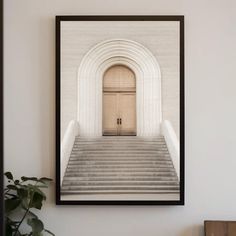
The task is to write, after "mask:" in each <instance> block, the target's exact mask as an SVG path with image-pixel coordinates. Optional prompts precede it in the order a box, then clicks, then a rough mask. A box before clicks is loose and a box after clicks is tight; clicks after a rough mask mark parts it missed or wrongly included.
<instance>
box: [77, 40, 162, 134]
mask: <svg viewBox="0 0 236 236" xmlns="http://www.w3.org/2000/svg"><path fill="white" fill-rule="evenodd" d="M113 65H125V66H127V67H129V68H130V69H131V70H133V72H134V73H135V76H136V96H137V109H136V110H137V135H138V136H155V135H158V134H159V133H160V123H161V119H162V113H161V73H160V67H159V64H158V62H157V60H156V58H155V57H154V56H153V55H152V53H151V52H150V51H149V50H148V49H147V48H146V47H144V46H143V45H141V44H140V43H137V42H134V41H131V40H127V39H112V40H107V41H104V42H101V43H99V44H97V45H96V46H94V47H93V48H92V49H90V50H89V51H88V53H87V54H86V55H85V56H84V58H83V60H82V62H81V64H80V66H79V71H78V106H77V109H78V110H77V111H78V113H77V120H78V122H79V130H80V131H79V133H80V135H82V136H101V135H102V78H103V74H104V72H105V71H106V70H107V69H108V68H109V67H111V66H113Z"/></svg>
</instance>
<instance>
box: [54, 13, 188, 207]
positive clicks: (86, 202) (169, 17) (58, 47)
mask: <svg viewBox="0 0 236 236" xmlns="http://www.w3.org/2000/svg"><path fill="white" fill-rule="evenodd" d="M63 21H178V22H179V23H180V24H179V25H180V29H179V30H180V40H179V42H180V68H179V71H180V199H179V200H177V201H163V200H160V201H159V200H148V201H139V200H125V201H124V200H122V201H119V200H118V201H117V200H83V201H77V200H76V201H75V200H71V201H68V200H61V199H60V177H61V176H60V167H61V164H60V149H61V144H60V122H61V118H60V114H61V109H60V105H61V104H60V101H61V94H60V89H61V87H60V86H61V83H60V79H61V22H63ZM55 30H56V32H55V33H56V42H55V43H56V55H55V56H56V81H55V82H56V83H55V86H56V100H55V102H56V104H55V107H56V111H55V112H56V133H55V135H56V204H57V205H184V202H185V95H184V72H185V69H184V44H185V43H184V16H183V15H148V16H147V15H122V16H121V15H113V16H111V15H105V16H104V15H86V16H85V15H79V16H77V15H76V16H75V15H61V16H56V28H55Z"/></svg>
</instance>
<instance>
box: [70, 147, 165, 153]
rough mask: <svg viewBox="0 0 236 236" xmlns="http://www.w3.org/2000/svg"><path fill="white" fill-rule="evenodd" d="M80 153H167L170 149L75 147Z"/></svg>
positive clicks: (74, 149)
mask: <svg viewBox="0 0 236 236" xmlns="http://www.w3.org/2000/svg"><path fill="white" fill-rule="evenodd" d="M75 151H78V152H85V151H97V152H101V151H103V152H108V151H109V152H110V151H112V152H115V151H119V152H120V151H129V152H133V151H146V152H150V151H154V152H162V151H163V152H167V151H168V149H167V148H165V147H162V148H160V147H152V148H150V147H140V146H139V147H138V146H137V147H129V148H128V147H117V146H113V147H112V146H111V147H106V148H102V147H87V148H86V147H73V152H75Z"/></svg>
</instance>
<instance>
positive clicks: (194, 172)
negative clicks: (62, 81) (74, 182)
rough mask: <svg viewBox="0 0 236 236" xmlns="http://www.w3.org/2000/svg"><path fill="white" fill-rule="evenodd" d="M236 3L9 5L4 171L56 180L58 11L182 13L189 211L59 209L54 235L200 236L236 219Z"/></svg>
mask: <svg viewBox="0 0 236 236" xmlns="http://www.w3.org/2000/svg"><path fill="white" fill-rule="evenodd" d="M235 11H236V2H235V1H234V0H225V1H222V0H214V1H213V0H209V1H205V0H199V1H194V0H145V1H144V0H140V1H136V0H130V1H127V0H120V1H114V0H110V1H106V0H87V1H82V0H67V1H64V0H51V1H48V0H40V1H39V0H38V1H36V0H34V1H32V0H20V1H19V0H6V1H5V16H4V17H5V85H4V86H5V88H4V89H5V94H4V96H5V114H4V117H5V170H11V171H13V172H14V173H15V175H16V176H21V175H29V176H31V175H38V176H50V177H52V178H54V177H55V115H54V113H55V107H54V103H55V89H54V84H55V60H54V55H55V50H54V49H55V46H54V43H55V33H54V16H55V15H60V14H184V15H185V21H186V24H185V30H186V37H185V39H186V44H185V45H186V54H185V55H186V60H185V62H186V63H185V64H186V132H185V133H186V145H185V150H186V171H185V172H186V204H185V206H150V207H147V206H145V207H144V206H83V207H81V206H55V201H54V198H55V193H54V191H55V189H54V187H52V188H51V189H50V191H49V192H48V196H49V198H48V201H47V204H46V207H45V208H44V210H43V211H42V212H41V213H40V214H41V218H42V219H43V220H44V221H45V224H46V226H47V227H48V228H49V229H50V230H52V231H53V232H55V233H56V235H57V236H92V235H96V236H110V235H112V236H120V235H122V236H134V235H135V236H143V235H145V236H157V235H158V236H203V220H204V219H226V220H235V219H236V204H235V199H236V188H235V179H236V173H235V167H236V158H235V157H236V149H235V140H236V125H235V121H236V106H235V101H236V93H235V88H236V79H235V78H236V70H235V68H236V53H235V52H236V44H235V42H236V27H235V22H236V14H235Z"/></svg>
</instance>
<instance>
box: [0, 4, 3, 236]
mask: <svg viewBox="0 0 236 236" xmlns="http://www.w3.org/2000/svg"><path fill="white" fill-rule="evenodd" d="M3 171H4V170H3V0H0V233H2V235H4V202H3V199H4V197H3V186H4V183H3Z"/></svg>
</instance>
